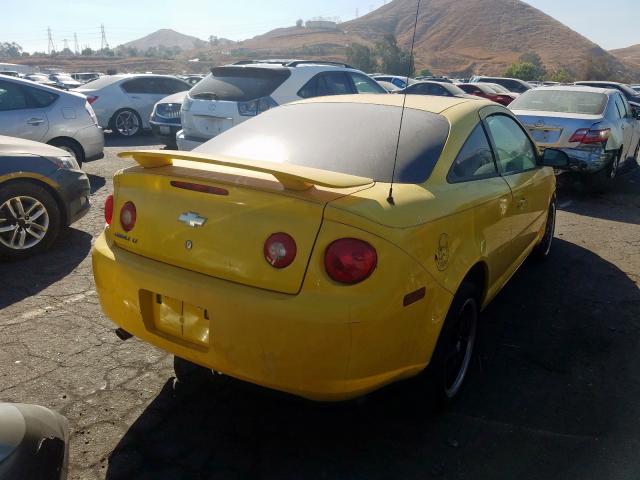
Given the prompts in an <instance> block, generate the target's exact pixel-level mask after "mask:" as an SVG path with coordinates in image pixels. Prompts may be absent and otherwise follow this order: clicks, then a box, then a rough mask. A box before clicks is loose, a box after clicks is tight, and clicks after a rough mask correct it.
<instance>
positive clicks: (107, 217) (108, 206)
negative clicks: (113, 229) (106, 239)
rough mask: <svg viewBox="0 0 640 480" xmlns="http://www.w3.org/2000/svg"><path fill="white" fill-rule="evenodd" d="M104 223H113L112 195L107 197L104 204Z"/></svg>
mask: <svg viewBox="0 0 640 480" xmlns="http://www.w3.org/2000/svg"><path fill="white" fill-rule="evenodd" d="M104 221H105V222H107V225H111V222H112V221H113V195H109V196H108V197H107V199H106V200H105V202H104Z"/></svg>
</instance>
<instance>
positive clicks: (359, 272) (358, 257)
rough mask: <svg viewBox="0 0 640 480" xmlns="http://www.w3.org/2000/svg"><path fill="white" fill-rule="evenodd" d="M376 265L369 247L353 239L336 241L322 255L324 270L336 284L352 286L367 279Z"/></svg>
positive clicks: (375, 255) (374, 251) (375, 254)
mask: <svg viewBox="0 0 640 480" xmlns="http://www.w3.org/2000/svg"><path fill="white" fill-rule="evenodd" d="M377 264H378V254H377V252H376V250H375V248H373V247H372V246H371V245H369V244H368V243H367V242H364V241H362V240H358V239H355V238H342V239H340V240H336V241H335V242H333V243H332V244H331V245H329V247H328V248H327V250H326V252H325V254H324V268H325V270H326V271H327V274H328V275H329V277H331V278H332V279H333V280H335V281H336V282H340V283H346V284H348V285H353V284H356V283H360V282H362V281H363V280H366V279H367V278H369V276H370V275H371V274H372V273H373V271H374V270H375V268H376V266H377Z"/></svg>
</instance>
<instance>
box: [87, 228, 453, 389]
mask: <svg viewBox="0 0 640 480" xmlns="http://www.w3.org/2000/svg"><path fill="white" fill-rule="evenodd" d="M401 267H402V268H406V265H402V266H401ZM93 271H94V276H95V281H96V288H97V291H98V295H99V298H100V303H101V305H102V308H103V310H104V312H105V313H106V314H107V316H109V317H110V318H111V319H112V320H113V321H114V322H115V323H116V324H117V325H118V326H120V327H122V328H123V329H125V330H126V331H128V332H130V333H131V334H133V335H134V336H136V337H138V338H140V339H142V340H144V341H147V342H149V343H151V344H153V345H155V346H157V347H159V348H161V349H163V350H166V351H168V352H171V353H173V354H174V355H177V356H179V357H182V358H185V359H188V360H190V361H192V362H195V363H198V364H200V365H203V366H206V367H208V368H211V369H214V370H217V371H221V372H223V373H226V374H228V375H230V376H233V377H236V378H239V379H242V380H245V381H248V382H251V383H255V384H258V385H262V386H265V387H269V388H273V389H276V390H281V391H285V392H288V393H292V394H295V395H299V396H302V397H305V398H309V399H312V400H319V401H340V400H346V399H349V398H355V397H358V396H360V395H363V394H365V393H368V392H369V391H372V390H374V389H376V388H379V387H381V386H383V385H385V384H388V383H391V382H393V381H395V380H399V379H401V378H406V377H410V376H412V375H415V374H417V373H418V372H420V371H421V370H422V369H423V368H424V367H425V365H426V364H427V362H428V360H429V358H430V356H431V352H432V350H433V346H434V345H435V341H436V340H437V336H438V334H439V331H440V325H441V323H440V321H441V320H442V318H444V315H446V311H447V309H448V306H449V304H450V301H451V296H450V294H448V292H445V291H442V290H440V289H439V287H438V286H437V285H435V283H433V282H430V281H429V280H428V279H426V274H421V273H418V279H417V280H416V281H419V282H425V283H426V282H429V284H428V286H427V292H429V293H428V294H427V299H425V300H423V301H421V302H417V303H415V304H413V305H411V306H409V307H405V306H403V304H402V298H403V296H404V293H403V291H402V290H401V288H398V289H397V290H396V291H394V289H391V288H388V289H387V290H388V291H387V292H385V293H380V291H379V290H375V291H374V292H371V294H370V295H367V296H366V298H364V299H363V298H361V296H357V295H354V297H353V300H352V301H350V302H345V301H344V299H343V297H340V296H339V295H340V294H335V295H334V294H332V292H327V291H321V290H318V289H316V288H315V286H314V285H311V284H312V283H315V282H311V281H309V284H310V285H309V286H308V287H303V289H302V291H301V293H299V294H298V295H288V294H282V293H277V292H270V291H266V290H262V289H258V288H253V287H248V286H243V285H239V284H236V283H232V282H228V281H224V280H221V279H217V278H213V277H209V276H206V275H202V274H199V273H195V272H190V271H187V270H184V269H181V268H177V267H173V266H170V265H167V264H163V263H160V262H157V261H154V260H150V259H147V258H144V257H141V256H138V255H135V254H132V253H130V252H127V251H125V250H123V249H120V248H118V247H116V246H114V245H112V244H110V242H109V241H108V240H107V238H106V236H105V234H104V233H103V234H102V235H101V236H100V237H99V238H98V239H97V240H96V242H95V245H94V250H93ZM308 275H313V273H310V274H308ZM415 279H416V277H415V276H414V277H412V279H411V281H414V280H415ZM345 288H346V287H337V288H336V290H338V289H339V290H341V291H342V294H343V295H344V292H345V290H344V289H345ZM410 288H414V287H413V286H412V287H410ZM150 292H151V293H150ZM158 295H166V296H169V297H171V298H174V299H180V300H181V301H183V302H184V304H185V305H187V304H189V305H192V306H198V307H199V308H200V309H202V310H203V311H204V310H206V311H207V312H208V319H207V322H206V323H207V325H206V332H207V333H206V337H205V335H202V336H201V337H200V338H202V339H204V338H206V341H204V342H198V343H199V344H196V343H195V342H192V341H186V340H185V339H184V338H185V337H184V336H182V337H181V336H179V335H171V334H168V333H166V329H164V328H162V325H160V323H161V322H159V321H158V317H157V315H155V314H154V313H153V308H154V307H156V308H157V306H155V305H150V303H153V302H158V298H160V297H158ZM181 322H185V323H183V328H184V329H187V328H189V326H188V325H187V323H186V321H185V320H182V319H181ZM199 327H200V328H201V327H202V322H200V325H199ZM200 331H202V329H201V330H200ZM416 339H419V340H420V341H418V342H417V341H416ZM418 344H419V345H418Z"/></svg>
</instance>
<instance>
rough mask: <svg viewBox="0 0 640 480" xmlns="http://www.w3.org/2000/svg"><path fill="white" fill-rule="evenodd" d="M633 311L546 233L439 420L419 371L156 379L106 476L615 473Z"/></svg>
mask: <svg viewBox="0 0 640 480" xmlns="http://www.w3.org/2000/svg"><path fill="white" fill-rule="evenodd" d="M639 318H640V292H639V290H638V287H637V286H636V284H635V283H634V282H633V281H632V280H630V279H629V278H628V276H627V275H626V274H625V273H624V272H622V271H621V270H619V269H618V268H617V267H616V266H615V265H613V264H611V263H609V262H607V261H605V260H603V259H602V258H600V257H598V256H597V255H595V254H593V253H592V252H590V251H588V250H586V249H584V248H581V247H579V246H577V245H575V244H572V243H568V242H565V241H562V240H557V241H556V243H555V244H554V250H553V253H552V256H551V258H550V259H549V260H548V261H547V262H543V263H538V262H534V261H527V262H526V263H525V265H524V266H523V267H522V268H521V269H520V271H519V272H518V273H517V274H516V275H515V276H514V278H513V279H512V281H511V282H510V284H509V285H508V286H507V287H506V288H505V289H504V291H503V292H502V293H501V294H500V295H499V296H498V297H497V298H496V300H495V301H494V302H493V303H492V304H491V305H490V306H489V308H488V309H487V310H486V311H485V312H484V314H483V324H482V328H481V336H480V338H479V343H478V347H477V348H478V350H477V360H476V361H475V362H474V365H473V368H472V371H471V376H470V378H469V383H468V385H467V388H466V391H465V392H464V395H463V397H462V398H461V399H460V401H459V402H458V403H457V404H455V405H454V406H453V407H452V408H451V409H450V410H449V411H447V412H446V413H443V414H437V415H436V414H433V413H431V408H430V407H429V406H428V402H426V399H425V398H424V396H423V393H421V389H420V388H418V387H419V385H420V378H418V379H412V380H409V381H405V382H402V383H400V384H396V385H393V386H390V387H388V388H386V389H384V390H382V391H379V392H376V393H374V394H372V395H370V396H369V397H367V398H366V399H364V400H363V401H359V402H350V403H346V404H335V405H326V404H317V403H312V402H307V401H304V400H299V399H295V398H292V397H288V396H282V395H277V394H272V393H271V392H268V391H265V390H262V389H259V388H256V387H251V386H247V385H246V384H244V383H241V382H239V381H232V382H230V383H229V384H227V385H226V386H224V387H221V388H216V387H215V386H211V387H209V388H207V389H201V390H196V391H191V392H189V391H184V390H181V389H179V388H178V389H174V388H173V387H172V381H171V380H168V381H167V383H166V384H165V386H164V388H163V389H162V391H161V392H160V393H159V394H158V395H157V397H156V398H155V399H154V400H153V401H152V402H151V404H149V405H148V407H147V408H146V409H145V411H144V412H143V413H142V415H140V417H139V418H138V419H137V420H136V421H135V422H134V423H133V425H131V427H130V428H129V430H128V431H127V432H126V434H125V435H124V437H123V438H122V440H121V441H120V442H119V444H118V445H117V447H116V448H115V450H114V451H113V452H112V454H111V455H110V458H109V467H108V471H107V476H106V478H107V479H110V480H118V479H125V478H138V479H142V478H153V479H174V478H189V479H196V478H198V479H202V478H224V479H246V478H274V479H276V478H277V479H283V478H296V479H297V478H304V479H315V478H318V479H320V478H322V479H324V478H326V479H338V478H339V479H342V478H345V479H378V478H379V479H387V478H401V479H413V478H416V479H417V478H420V479H424V478H431V477H442V478H468V479H484V478H486V479H495V478H505V479H507V478H509V479H512V478H519V480H522V479H540V478H545V479H556V478H557V479H564V478H621V477H620V476H616V475H613V476H611V474H612V471H611V469H610V465H611V463H610V462H616V461H619V460H620V459H619V458H616V455H618V456H619V455H621V453H620V452H621V451H622V450H618V449H617V445H616V446H615V449H616V450H615V452H613V453H612V452H609V451H608V450H607V448H606V445H607V444H606V443H605V442H599V440H598V439H602V438H603V437H604V438H606V437H608V436H612V435H616V434H621V435H622V434H625V433H629V432H635V435H636V437H637V433H638V431H639V430H640V425H639V423H640V422H639V420H638V419H639V418H640V404H639V403H638V402H637V399H638V398H640V382H638V381H637V378H636V375H635V372H636V370H635V368H633V367H635V366H637V365H638V360H639V357H640V354H639V352H640V349H638V341H637V338H638V333H639V330H640V321H639V320H638V319H639ZM214 335H215V333H214ZM371 348H375V345H372V347H371ZM621 432H622V433H621ZM631 454H632V453H629V455H631ZM634 455H635V454H634ZM632 458H634V459H635V460H632V462H635V464H634V465H633V466H634V467H635V471H636V472H637V471H638V468H640V457H638V456H637V455H635V456H634V457H632ZM598 462H600V463H598ZM599 469H604V470H599ZM592 475H593V476H592Z"/></svg>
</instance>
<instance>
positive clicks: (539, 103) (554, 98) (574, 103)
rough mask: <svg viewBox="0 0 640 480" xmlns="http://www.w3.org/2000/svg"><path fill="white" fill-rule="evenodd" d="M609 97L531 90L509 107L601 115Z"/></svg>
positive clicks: (600, 94) (593, 93) (601, 94)
mask: <svg viewBox="0 0 640 480" xmlns="http://www.w3.org/2000/svg"><path fill="white" fill-rule="evenodd" d="M607 100H608V97H607V96H606V95H605V94H604V93H597V92H572V91H570V90H530V91H528V92H526V93H523V94H522V95H521V96H520V97H518V98H517V99H516V100H514V101H513V103H512V104H511V105H510V106H509V108H510V109H511V110H537V111H541V112H558V113H576V114H584V115H601V114H602V113H603V112H604V109H605V107H606V106H607Z"/></svg>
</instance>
